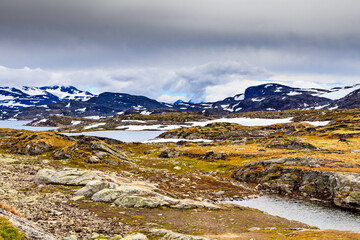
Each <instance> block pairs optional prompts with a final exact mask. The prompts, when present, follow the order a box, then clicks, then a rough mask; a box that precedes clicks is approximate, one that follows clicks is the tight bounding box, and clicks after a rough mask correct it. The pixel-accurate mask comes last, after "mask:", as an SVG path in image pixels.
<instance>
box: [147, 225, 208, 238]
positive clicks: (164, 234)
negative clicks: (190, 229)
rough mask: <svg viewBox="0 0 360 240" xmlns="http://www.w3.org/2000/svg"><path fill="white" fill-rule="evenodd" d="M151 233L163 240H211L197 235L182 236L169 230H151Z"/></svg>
mask: <svg viewBox="0 0 360 240" xmlns="http://www.w3.org/2000/svg"><path fill="white" fill-rule="evenodd" d="M149 232H150V233H152V234H154V235H157V236H160V237H162V238H161V239H164V240H165V239H169V240H170V239H172V240H211V238H206V237H201V236H195V235H188V234H182V233H177V232H173V231H171V230H167V229H156V228H154V229H150V230H149Z"/></svg>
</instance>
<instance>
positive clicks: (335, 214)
mask: <svg viewBox="0 0 360 240" xmlns="http://www.w3.org/2000/svg"><path fill="white" fill-rule="evenodd" d="M233 203H236V204H239V205H242V206H245V207H251V208H256V209H259V210H261V211H264V212H267V213H269V214H271V215H276V216H279V217H283V218H286V219H289V220H296V221H299V222H303V223H306V224H308V225H310V226H316V227H318V228H320V229H336V230H349V231H360V213H352V212H350V211H345V210H342V209H339V208H333V207H330V206H323V205H320V204H315V203H309V202H304V201H300V200H290V199H284V198H280V197H275V196H261V197H258V198H253V199H250V200H243V201H233Z"/></svg>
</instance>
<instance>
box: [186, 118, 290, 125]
mask: <svg viewBox="0 0 360 240" xmlns="http://www.w3.org/2000/svg"><path fill="white" fill-rule="evenodd" d="M291 119H292V118H281V119H263V118H220V119H215V120H210V121H205V122H191V123H192V125H193V126H206V125H207V124H210V123H217V122H227V123H237V124H241V125H243V126H268V125H273V124H277V123H289V122H291Z"/></svg>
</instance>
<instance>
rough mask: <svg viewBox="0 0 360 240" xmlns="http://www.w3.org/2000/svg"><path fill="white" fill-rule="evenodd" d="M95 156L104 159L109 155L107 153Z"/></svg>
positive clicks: (97, 153)
mask: <svg viewBox="0 0 360 240" xmlns="http://www.w3.org/2000/svg"><path fill="white" fill-rule="evenodd" d="M95 156H97V157H98V158H99V159H104V158H106V157H107V156H108V155H107V153H106V152H96V153H95Z"/></svg>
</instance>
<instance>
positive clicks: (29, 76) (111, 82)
mask: <svg viewBox="0 0 360 240" xmlns="http://www.w3.org/2000/svg"><path fill="white" fill-rule="evenodd" d="M272 75H273V74H272V73H270V72H269V71H267V70H266V69H262V68H258V67H253V66H249V65H245V64H240V63H237V62H227V63H211V64H205V65H200V66H195V67H191V68H180V69H166V68H123V69H107V70H104V69H101V70H96V69H95V70H94V69H89V70H86V71H85V70H77V71H66V72H63V71H60V72H59V71H46V70H42V69H30V68H24V69H12V68H6V67H0V85H3V86H4V85H5V86H6V85H8V84H9V83H11V85H12V86H13V85H15V86H23V85H28V86H29V85H30V86H32V85H55V84H62V85H63V84H66V85H74V86H77V87H79V88H81V89H86V90H87V89H92V90H94V89H96V90H97V91H99V92H104V91H110V92H125V93H131V94H139V95H145V96H148V97H151V98H155V99H157V98H160V97H161V96H162V98H160V99H166V97H165V96H164V93H167V94H171V95H176V96H179V98H183V99H187V100H190V99H192V100H193V101H203V100H208V98H207V95H208V92H207V90H208V88H209V87H219V90H220V92H221V86H222V85H224V84H227V83H230V82H234V81H237V84H236V85H237V86H233V87H232V92H231V95H234V94H236V93H239V92H242V90H243V86H242V81H244V80H246V81H250V80H255V79H266V78H269V77H270V76H272ZM226 93H228V92H226ZM184 95H185V96H184ZM181 96H183V97H181ZM219 96H220V97H218V99H217V100H219V99H221V98H222V97H223V95H222V94H219ZM184 97H185V98H184ZM224 97H225V96H224ZM167 98H169V97H167Z"/></svg>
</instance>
